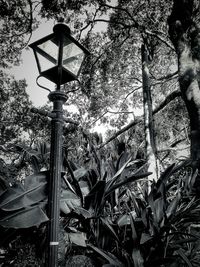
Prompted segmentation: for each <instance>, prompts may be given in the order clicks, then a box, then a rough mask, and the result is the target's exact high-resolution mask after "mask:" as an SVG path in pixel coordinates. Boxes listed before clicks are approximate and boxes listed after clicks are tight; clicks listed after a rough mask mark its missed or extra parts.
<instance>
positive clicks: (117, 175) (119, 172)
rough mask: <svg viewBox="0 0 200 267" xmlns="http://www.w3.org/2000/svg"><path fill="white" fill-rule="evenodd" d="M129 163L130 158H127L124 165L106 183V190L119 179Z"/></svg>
mask: <svg viewBox="0 0 200 267" xmlns="http://www.w3.org/2000/svg"><path fill="white" fill-rule="evenodd" d="M130 161H131V158H129V159H128V160H127V161H126V162H125V164H124V165H123V166H122V167H121V168H120V169H119V170H118V171H117V172H116V174H115V175H114V176H113V177H112V178H111V180H109V182H108V185H107V186H108V188H109V187H111V186H112V185H113V183H115V182H116V180H117V179H118V178H119V176H120V175H121V173H122V172H123V170H124V169H125V168H126V167H127V165H128V164H129V162H130Z"/></svg>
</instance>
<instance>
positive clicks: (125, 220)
mask: <svg viewBox="0 0 200 267" xmlns="http://www.w3.org/2000/svg"><path fill="white" fill-rule="evenodd" d="M117 224H118V226H119V227H122V226H125V225H129V224H130V216H129V215H128V214H124V215H122V216H121V217H120V218H119V219H118V221H117Z"/></svg>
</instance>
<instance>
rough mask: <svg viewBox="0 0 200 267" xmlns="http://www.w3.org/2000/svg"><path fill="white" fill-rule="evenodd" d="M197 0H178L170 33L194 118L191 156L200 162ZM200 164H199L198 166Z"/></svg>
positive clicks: (191, 119)
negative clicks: (195, 0) (195, 1)
mask: <svg viewBox="0 0 200 267" xmlns="http://www.w3.org/2000/svg"><path fill="white" fill-rule="evenodd" d="M197 12H199V11H198V10H197V9H196V11H195V5H194V1H193V0H174V4H173V8H172V13H171V15H170V17H169V19H168V24H169V35H170V39H171V41H172V43H173V44H174V47H175V49H176V53H177V56H178V70H179V84H180V90H181V93H182V97H183V100H184V101H185V104H186V107H187V110H188V114H189V118H190V131H191V132H190V136H191V158H192V160H193V162H194V164H195V166H198V167H199V162H200V28H199V27H198V26H197V23H196V21H195V20H196V18H197V15H198V14H197ZM197 164H198V165H197Z"/></svg>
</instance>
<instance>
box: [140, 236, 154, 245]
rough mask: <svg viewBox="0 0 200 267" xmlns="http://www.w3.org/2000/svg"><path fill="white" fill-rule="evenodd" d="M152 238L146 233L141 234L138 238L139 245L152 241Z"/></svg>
mask: <svg viewBox="0 0 200 267" xmlns="http://www.w3.org/2000/svg"><path fill="white" fill-rule="evenodd" d="M152 239H153V237H152V236H150V234H147V233H142V235H141V238H140V245H144V244H145V243H147V242H148V241H150V240H152Z"/></svg>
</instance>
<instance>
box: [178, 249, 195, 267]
mask: <svg viewBox="0 0 200 267" xmlns="http://www.w3.org/2000/svg"><path fill="white" fill-rule="evenodd" d="M177 253H178V254H179V255H180V257H181V258H182V259H183V260H184V262H185V263H186V264H187V266H188V267H193V265H192V263H191V262H190V261H189V259H188V257H187V256H186V255H185V254H184V253H183V249H181V248H180V249H178V250H177Z"/></svg>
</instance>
